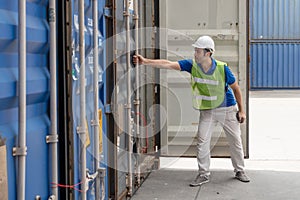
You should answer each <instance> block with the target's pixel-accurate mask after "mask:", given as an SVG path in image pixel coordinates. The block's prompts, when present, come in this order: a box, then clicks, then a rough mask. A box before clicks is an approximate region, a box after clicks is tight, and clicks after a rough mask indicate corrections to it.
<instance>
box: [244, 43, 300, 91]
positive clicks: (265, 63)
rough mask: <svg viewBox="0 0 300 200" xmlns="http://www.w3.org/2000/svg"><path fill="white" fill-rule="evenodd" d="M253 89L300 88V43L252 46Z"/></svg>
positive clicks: (251, 76) (251, 72) (251, 74)
mask: <svg viewBox="0 0 300 200" xmlns="http://www.w3.org/2000/svg"><path fill="white" fill-rule="evenodd" d="M250 48H251V51H250V54H251V62H250V84H251V88H252V89H263V88H265V89H267V88H282V89H284V88H285V89H286V88H293V89H294V88H300V69H299V65H300V56H299V55H300V43H298V44H297V43H295V44H289V43H277V44H276V43H272V44H270V43H262V44H260V43H257V44H251V47H250Z"/></svg>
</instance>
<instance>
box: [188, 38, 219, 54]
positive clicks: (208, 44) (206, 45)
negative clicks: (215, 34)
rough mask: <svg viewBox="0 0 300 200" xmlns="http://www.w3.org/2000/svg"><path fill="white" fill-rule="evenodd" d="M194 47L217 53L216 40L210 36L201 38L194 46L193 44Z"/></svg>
mask: <svg viewBox="0 0 300 200" xmlns="http://www.w3.org/2000/svg"><path fill="white" fill-rule="evenodd" d="M192 46H193V47H196V48H201V49H211V50H212V52H214V51H215V43H214V40H213V39H212V38H211V37H209V36H201V37H199V38H198V40H197V41H196V42H195V43H194V44H192Z"/></svg>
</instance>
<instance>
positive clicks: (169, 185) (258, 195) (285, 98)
mask: <svg viewBox="0 0 300 200" xmlns="http://www.w3.org/2000/svg"><path fill="white" fill-rule="evenodd" d="M249 107H250V111H249V139H250V140H249V142H250V158H249V159H248V160H246V167H247V173H248V174H249V176H250V178H251V182H250V183H241V182H239V181H237V180H235V179H234V178H233V175H234V174H233V172H232V167H231V162H230V160H229V159H212V163H211V166H212V167H211V170H212V176H211V182H210V183H208V184H205V185H203V186H201V187H194V188H192V187H189V183H190V181H191V180H192V179H193V178H194V177H195V175H196V170H197V163H196V159H187V158H181V159H178V158H162V159H161V169H160V170H157V171H154V172H152V173H151V174H150V176H149V178H148V179H147V180H146V181H145V182H144V184H143V185H142V187H141V188H140V189H139V190H138V191H137V193H136V194H135V196H134V197H133V198H132V199H133V200H140V199H143V200H144V199H145V200H148V199H149V200H150V199H154V200H170V199H175V200H177V199H178V200H181V199H184V200H190V199H201V200H202V199H204V200H205V199H207V200H215V199H216V200H218V199H220V200H299V199H300V147H299V146H300V91H298V90H291V91H285V90H279V91H252V92H250V100H249Z"/></svg>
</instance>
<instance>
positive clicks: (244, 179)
mask: <svg viewBox="0 0 300 200" xmlns="http://www.w3.org/2000/svg"><path fill="white" fill-rule="evenodd" d="M235 178H236V179H238V180H240V181H242V182H245V183H246V182H250V178H249V177H248V176H247V175H246V174H245V172H244V171H239V172H236V173H235Z"/></svg>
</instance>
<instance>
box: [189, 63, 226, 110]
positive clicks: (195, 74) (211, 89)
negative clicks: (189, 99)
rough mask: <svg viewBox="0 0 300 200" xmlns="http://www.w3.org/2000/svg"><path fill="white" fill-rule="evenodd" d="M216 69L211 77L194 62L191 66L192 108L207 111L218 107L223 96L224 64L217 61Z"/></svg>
mask: <svg viewBox="0 0 300 200" xmlns="http://www.w3.org/2000/svg"><path fill="white" fill-rule="evenodd" d="M216 62H217V66H216V69H215V70H214V73H213V74H211V75H207V74H205V73H204V72H203V71H202V70H201V69H200V67H199V66H198V64H197V63H196V61H195V60H193V66H192V73H191V75H192V81H191V84H192V91H193V107H194V108H195V109H200V110H208V109H213V108H217V107H219V106H220V105H221V104H222V102H223V101H224V95H225V69H224V66H225V65H227V64H226V63H224V62H220V61H217V60H216Z"/></svg>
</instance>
